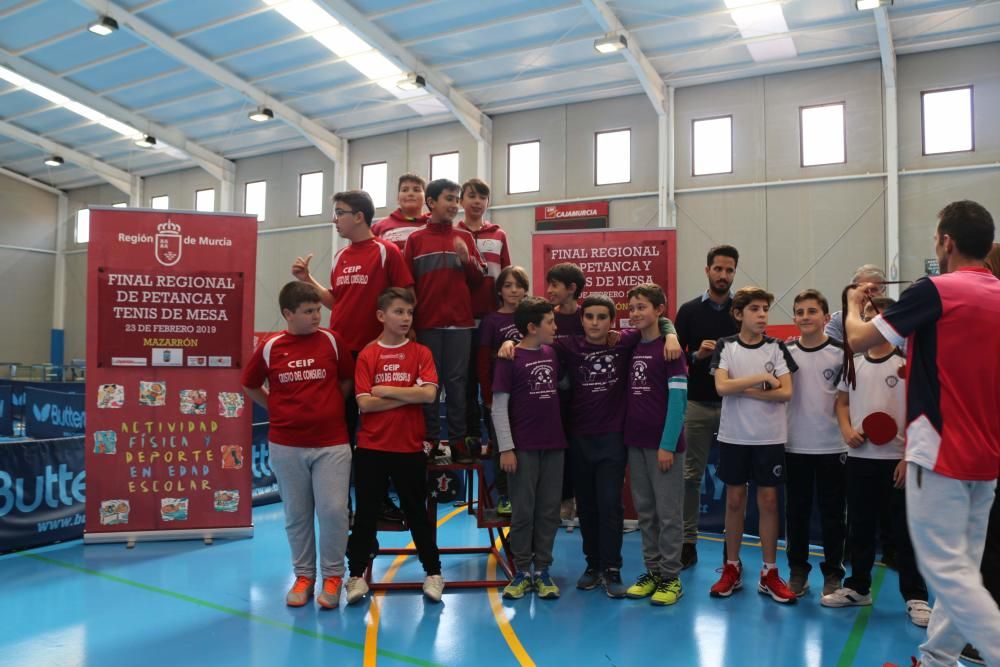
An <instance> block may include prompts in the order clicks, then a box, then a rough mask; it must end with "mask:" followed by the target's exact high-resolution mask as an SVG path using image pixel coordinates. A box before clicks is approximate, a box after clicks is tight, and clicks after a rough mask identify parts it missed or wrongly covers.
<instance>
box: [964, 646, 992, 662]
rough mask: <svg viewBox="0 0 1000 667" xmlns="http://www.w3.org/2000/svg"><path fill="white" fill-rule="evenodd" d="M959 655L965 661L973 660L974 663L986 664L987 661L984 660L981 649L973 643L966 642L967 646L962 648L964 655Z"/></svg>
mask: <svg viewBox="0 0 1000 667" xmlns="http://www.w3.org/2000/svg"><path fill="white" fill-rule="evenodd" d="M958 657H959V658H961V659H962V660H964V661H965V662H971V663H972V664H973V665H985V664H986V661H985V660H983V656H981V655H979V651H977V650H976V649H975V647H974V646H973V645H972V644H966V645H965V648H963V649H962V655H960V656H958Z"/></svg>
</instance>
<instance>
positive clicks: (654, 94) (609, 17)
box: [582, 0, 667, 116]
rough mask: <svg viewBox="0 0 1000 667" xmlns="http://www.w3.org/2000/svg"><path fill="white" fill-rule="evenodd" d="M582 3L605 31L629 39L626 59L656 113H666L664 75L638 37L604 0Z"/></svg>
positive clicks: (588, 0)
mask: <svg viewBox="0 0 1000 667" xmlns="http://www.w3.org/2000/svg"><path fill="white" fill-rule="evenodd" d="M582 3H583V6H584V7H585V8H586V9H587V11H588V12H590V15H591V16H592V17H593V18H594V20H595V21H597V24H598V25H599V26H601V28H602V29H604V31H605V32H612V33H616V34H619V35H621V36H622V37H624V38H625V39H626V40H627V41H628V46H627V47H626V48H625V50H624V51H623V52H622V53H623V55H624V56H625V60H626V61H627V62H628V64H629V65H630V66H631V67H632V71H634V72H635V76H636V78H638V79H639V83H641V84H642V89H643V90H644V91H646V97H648V98H649V101H650V102H652V103H653V108H654V109H655V110H656V114H657V115H658V116H663V115H666V113H667V86H666V84H665V83H663V77H662V76H661V75H660V73H659V72H657V71H656V68H655V67H653V64H652V63H651V62H649V58H647V57H646V55H645V54H644V53H643V52H642V50H641V49H640V48H639V43H638V41H637V40H636V38H635V37H634V36H633V35H632V33H630V32H629V31H628V30H627V29H626V28H625V26H624V25H622V22H621V21H619V20H618V17H617V16H615V13H614V12H613V11H611V8H610V7H608V3H606V2H605V1H604V0H582Z"/></svg>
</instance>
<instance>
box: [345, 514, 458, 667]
mask: <svg viewBox="0 0 1000 667" xmlns="http://www.w3.org/2000/svg"><path fill="white" fill-rule="evenodd" d="M465 511H466V508H465V507H464V506H463V507H459V508H457V509H454V510H452V511H451V512H449V513H448V514H445V515H444V516H443V517H441V518H440V519H438V522H437V527H438V528H440V527H441V526H443V525H444V524H445V523H447V522H448V521H450V520H451V519H453V518H455V517H456V516H458V515H459V514H462V513H463V512H465ZM413 546H414V545H413V542H410V543H409V544H407V545H406V546H405V547H404V548H406V549H412V548H413ZM407 558H409V556H408V555H406V554H400V555H398V556H396V558H395V560H393V561H392V565H390V566H389V569H388V570H387V571H386V573H385V576H384V577H382V579H381V580H380V581H381V583H383V584H388V583H389V582H391V581H392V580H393V579H395V578H396V573H397V572H398V571H399V568H400V567H402V565H403V563H404V562H405V561H406V559H407ZM384 597H385V591H378V592H377V593H375V594H374V595H372V601H371V606H369V608H368V628H367V629H366V630H365V657H364V662H363V664H364V667H375V659H376V657H377V655H378V624H379V618H380V617H381V614H380V610H381V607H382V598H384Z"/></svg>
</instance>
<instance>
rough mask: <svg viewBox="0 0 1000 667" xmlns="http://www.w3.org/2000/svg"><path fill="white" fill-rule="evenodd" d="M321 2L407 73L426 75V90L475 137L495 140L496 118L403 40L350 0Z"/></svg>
mask: <svg viewBox="0 0 1000 667" xmlns="http://www.w3.org/2000/svg"><path fill="white" fill-rule="evenodd" d="M320 4H321V5H324V6H326V8H327V9H328V10H329V11H330V13H331V14H333V16H334V17H336V19H337V20H338V21H340V22H341V23H343V24H344V25H345V26H347V27H348V28H349V29H351V30H352V31H353V32H354V33H355V34H357V35H359V36H360V37H361V38H362V39H364V40H365V41H366V42H368V43H369V44H371V45H372V46H373V47H375V48H376V49H378V50H379V51H381V52H382V55H384V56H386V57H387V58H389V59H390V60H393V61H395V62H396V64H397V65H399V66H400V67H401V68H402V70H403V71H404V72H413V73H415V74H419V75H420V76H422V77H424V81H425V82H426V89H427V92H429V93H430V94H431V95H432V96H433V97H435V98H436V99H437V100H438V101H439V102H441V104H443V105H444V106H445V108H447V109H448V110H449V111H450V112H451V113H452V114H453V115H454V116H455V118H457V119H458V121H459V122H460V123H462V125H463V126H464V127H465V129H466V130H468V131H469V133H470V134H472V136H473V137H474V138H476V139H477V140H479V141H485V142H487V143H489V142H492V140H493V121H492V120H490V118H489V116H487V115H486V114H484V113H483V112H482V111H481V110H480V109H479V107H477V106H476V104H475V103H474V102H472V100H470V99H469V98H468V97H466V96H465V94H464V93H462V92H460V91H458V90H456V89H455V88H454V87H453V86H452V85H451V81H450V80H449V79H446V78H445V77H444V76H442V75H441V73H440V72H438V71H437V70H436V69H434V68H433V67H430V66H428V65H426V64H424V63H423V62H421V61H420V60H419V59H418V58H417V57H416V56H414V55H413V53H411V52H410V51H409V50H408V49H406V48H405V47H403V46H400V44H399V41H398V40H396V39H394V38H393V37H391V36H390V35H389V34H388V33H386V32H385V31H384V30H382V29H381V28H379V27H378V26H377V25H375V24H374V23H373V22H372V21H370V20H368V19H367V18H366V17H365V15H364V14H362V13H361V12H359V11H358V10H357V9H355V8H354V7H353V6H352V5H351V4H350V3H349V2H347V0H320Z"/></svg>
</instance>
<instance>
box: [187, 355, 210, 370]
mask: <svg viewBox="0 0 1000 667" xmlns="http://www.w3.org/2000/svg"><path fill="white" fill-rule="evenodd" d="M187 365H188V367H189V368H204V367H205V366H208V357H206V356H204V355H202V354H196V355H194V356H191V357H188V358H187Z"/></svg>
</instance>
